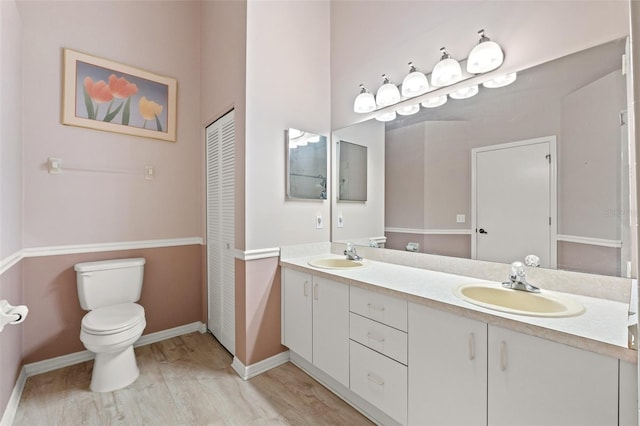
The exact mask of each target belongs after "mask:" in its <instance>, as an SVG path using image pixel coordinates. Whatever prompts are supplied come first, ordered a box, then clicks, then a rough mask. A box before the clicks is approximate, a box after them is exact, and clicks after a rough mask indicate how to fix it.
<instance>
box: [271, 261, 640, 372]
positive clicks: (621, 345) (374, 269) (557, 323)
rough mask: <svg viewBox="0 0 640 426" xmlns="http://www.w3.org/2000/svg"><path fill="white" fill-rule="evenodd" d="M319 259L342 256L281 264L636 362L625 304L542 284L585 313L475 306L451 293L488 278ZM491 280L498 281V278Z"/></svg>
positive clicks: (385, 264) (548, 292) (378, 263)
mask: <svg viewBox="0 0 640 426" xmlns="http://www.w3.org/2000/svg"><path fill="white" fill-rule="evenodd" d="M320 258H342V259H344V256H338V255H334V254H326V255H315V256H307V257H299V258H293V259H287V260H281V261H280V264H281V265H282V266H284V267H288V268H291V269H297V270H303V271H307V272H310V273H313V274H314V275H318V276H323V277H325V278H328V279H333V280H335V281H339V282H343V283H345V284H353V285H358V286H361V287H364V288H369V289H371V290H376V291H380V292H384V293H387V294H390V295H392V296H396V297H400V298H404V299H406V300H408V301H410V302H415V303H420V304H424V305H428V306H432V307H434V308H437V309H440V310H445V311H449V312H452V313H456V314H458V315H461V316H464V317H468V318H472V319H477V320H480V321H484V322H487V323H488V324H491V325H496V326H500V327H504V328H509V329H513V330H516V331H519V332H523V333H526V334H530V335H533V336H537V337H541V338H544V339H547V340H552V341H555V342H559V343H563V344H567V345H570V346H574V347H578V348H581V349H585V350H589V351H592V352H597V353H600V354H603V355H608V356H612V357H616V358H620V359H623V360H625V361H628V362H633V363H636V362H637V352H636V351H635V350H632V349H629V348H628V347H627V338H628V331H627V322H628V311H629V305H628V304H626V303H621V302H615V301H611V300H607V299H599V298H594V297H587V296H580V295H574V294H568V293H558V292H553V291H548V290H545V289H541V294H549V295H553V294H558V295H562V296H563V297H564V298H570V299H573V300H575V301H577V302H579V303H581V304H582V305H583V306H584V307H585V312H583V313H582V314H580V315H578V316H574V317H566V318H545V317H534V316H526V315H517V314H509V313H505V312H500V311H495V310H492V309H488V308H483V307H480V306H476V305H474V304H471V303H469V302H466V301H464V300H462V299H460V298H458V297H457V296H456V295H455V294H454V293H453V290H454V289H455V288H457V287H459V286H460V285H462V284H468V283H472V282H473V283H477V282H486V283H491V281H484V280H479V279H477V278H471V277H466V276H462V275H454V274H448V273H444V272H435V271H430V270H426V269H420V268H413V267H409V266H402V265H396V264H392V263H384V262H377V261H372V260H365V261H364V262H365V266H363V267H360V268H355V269H350V270H345V269H325V268H315V267H312V266H310V265H309V263H308V262H309V261H310V260H314V259H320ZM493 284H495V285H496V286H499V285H500V284H499V283H496V282H494V283H493ZM533 284H534V285H535V283H533Z"/></svg>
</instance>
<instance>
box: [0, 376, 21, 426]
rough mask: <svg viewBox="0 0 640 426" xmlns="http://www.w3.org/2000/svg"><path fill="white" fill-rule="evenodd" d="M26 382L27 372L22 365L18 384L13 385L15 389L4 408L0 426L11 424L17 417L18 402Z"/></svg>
mask: <svg viewBox="0 0 640 426" xmlns="http://www.w3.org/2000/svg"><path fill="white" fill-rule="evenodd" d="M26 382H27V372H26V370H25V368H24V367H22V368H21V369H20V374H19V375H18V380H17V381H16V384H15V386H14V387H13V391H12V392H11V396H10V397H9V402H8V403H7V407H6V408H5V409H4V414H3V415H2V419H0V426H11V424H12V423H13V420H14V418H15V417H16V412H17V411H18V404H19V403H20V397H21V396H22V391H23V389H24V384H25V383H26Z"/></svg>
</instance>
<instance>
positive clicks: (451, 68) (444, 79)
mask: <svg viewBox="0 0 640 426" xmlns="http://www.w3.org/2000/svg"><path fill="white" fill-rule="evenodd" d="M440 52H442V57H441V58H440V62H438V63H437V64H436V66H435V68H434V69H433V71H432V72H431V85H432V86H436V87H443V86H449V85H451V84H453V83H457V82H458V81H460V79H461V78H462V68H460V64H459V63H458V61H456V60H455V59H453V58H452V57H451V55H449V54H448V53H447V50H446V49H445V48H444V47H442V48H440Z"/></svg>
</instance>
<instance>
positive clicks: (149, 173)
mask: <svg viewBox="0 0 640 426" xmlns="http://www.w3.org/2000/svg"><path fill="white" fill-rule="evenodd" d="M154 176H155V170H153V166H144V178H145V179H146V180H153V178H154Z"/></svg>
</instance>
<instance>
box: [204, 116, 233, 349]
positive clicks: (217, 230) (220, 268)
mask: <svg viewBox="0 0 640 426" xmlns="http://www.w3.org/2000/svg"><path fill="white" fill-rule="evenodd" d="M206 138H207V265H208V266H207V279H208V292H209V318H208V324H207V325H208V328H209V330H211V332H212V333H213V335H214V336H216V338H217V339H218V340H219V341H220V343H222V345H223V346H224V347H225V348H227V350H228V351H229V352H231V353H232V354H234V355H235V317H234V315H235V272H234V261H235V260H234V254H233V252H234V241H235V240H234V214H235V209H234V197H235V194H234V186H235V183H234V147H235V130H234V114H233V111H231V112H229V113H228V114H226V115H225V116H224V117H222V118H220V119H219V120H217V121H216V122H214V123H213V124H211V125H210V126H208V127H207V131H206Z"/></svg>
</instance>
